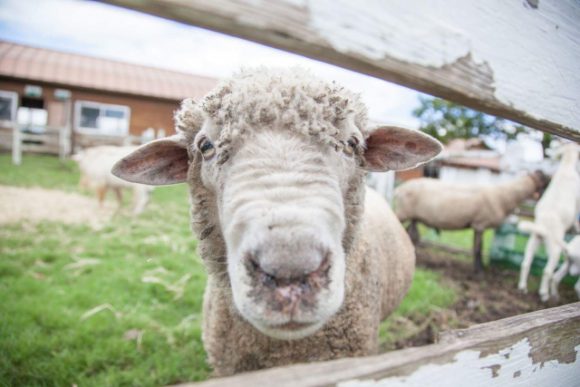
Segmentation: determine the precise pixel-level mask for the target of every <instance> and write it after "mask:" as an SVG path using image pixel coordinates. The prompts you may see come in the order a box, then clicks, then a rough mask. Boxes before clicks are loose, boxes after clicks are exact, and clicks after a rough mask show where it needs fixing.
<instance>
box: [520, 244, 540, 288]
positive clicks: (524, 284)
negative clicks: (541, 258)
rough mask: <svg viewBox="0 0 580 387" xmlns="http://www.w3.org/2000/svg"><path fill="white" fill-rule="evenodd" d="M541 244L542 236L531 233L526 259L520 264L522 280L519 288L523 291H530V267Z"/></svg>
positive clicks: (525, 254)
mask: <svg viewBox="0 0 580 387" xmlns="http://www.w3.org/2000/svg"><path fill="white" fill-rule="evenodd" d="M539 245H540V238H539V237H538V236H537V235H536V234H532V235H530V238H529V239H528V243H527V244H526V252H525V253H524V260H523V261H522V265H521V266H520V282H519V283H518V289H519V290H520V291H521V292H522V293H527V292H528V275H529V274H530V267H531V266H532V261H533V260H534V254H535V253H536V250H537V249H538V246H539Z"/></svg>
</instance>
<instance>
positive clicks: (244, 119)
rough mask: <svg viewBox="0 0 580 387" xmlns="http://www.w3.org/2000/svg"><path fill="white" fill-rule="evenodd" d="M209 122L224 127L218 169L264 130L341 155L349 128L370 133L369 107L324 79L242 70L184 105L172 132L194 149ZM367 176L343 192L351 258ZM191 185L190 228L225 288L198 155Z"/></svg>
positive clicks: (221, 256) (346, 244)
mask: <svg viewBox="0 0 580 387" xmlns="http://www.w3.org/2000/svg"><path fill="white" fill-rule="evenodd" d="M208 120H209V121H211V122H212V124H213V125H215V126H216V127H217V128H219V133H220V134H219V138H218V139H215V140H216V141H215V143H216V147H217V148H218V156H217V157H218V162H219V163H220V164H221V163H222V162H224V161H226V160H227V159H228V157H229V153H230V149H229V148H230V147H231V145H232V143H234V141H235V140H237V139H242V138H243V137H244V134H247V133H250V132H251V131H254V130H260V129H262V128H268V129H271V128H280V129H282V130H289V131H294V132H299V133H301V134H302V135H304V136H311V137H313V138H315V139H317V140H319V141H321V142H323V143H325V144H328V145H329V146H331V147H333V148H334V149H336V150H337V151H342V149H343V147H344V146H345V143H346V141H348V138H349V136H350V135H351V134H352V133H351V131H350V130H347V129H351V127H352V126H354V127H356V129H357V130H359V131H360V133H361V134H362V136H363V138H364V137H366V135H367V128H366V127H367V108H366V106H365V105H364V104H363V103H362V101H361V98H360V95H359V94H355V93H353V92H351V91H349V90H347V89H345V88H344V87H342V86H339V85H337V84H336V83H334V82H332V83H330V82H326V81H323V80H320V79H318V78H316V77H315V76H314V75H312V74H311V73H310V72H309V71H307V70H304V69H301V68H292V69H271V68H265V67H264V68H262V67H260V68H256V69H244V70H242V71H240V72H238V73H237V74H234V75H233V76H232V77H231V78H229V79H226V80H224V81H222V82H221V83H219V84H218V85H217V86H216V87H215V88H214V90H212V91H211V92H210V93H209V94H208V95H206V96H205V97H204V98H203V99H202V100H201V101H199V102H196V101H194V100H193V99H191V98H189V99H185V100H184V101H183V102H182V103H181V108H180V109H179V110H178V111H177V112H176V113H175V128H176V130H177V132H178V133H180V134H182V135H183V136H184V137H185V139H186V142H187V143H189V144H191V143H193V139H194V138H195V136H196V134H197V133H198V132H199V130H200V129H201V128H202V126H203V125H204V123H205V122H206V121H208ZM188 151H191V150H188ZM357 153H358V152H357ZM361 162H362V161H360V160H359V163H361ZM364 176H365V172H364V171H362V170H359V171H358V173H356V174H355V175H354V176H353V177H352V180H351V181H350V183H349V189H348V192H347V193H346V200H345V203H344V204H345V212H346V219H347V229H346V232H345V234H344V236H343V247H344V249H345V251H346V252H348V251H350V248H351V246H352V244H353V243H354V240H355V239H356V237H357V234H358V228H359V221H360V217H361V214H362V211H363V205H362V203H363V201H364V184H363V178H364ZM189 179H190V181H194V182H196V183H195V184H193V185H192V187H191V198H192V201H191V203H192V209H191V214H192V229H193V231H194V232H195V233H196V234H197V235H198V237H199V238H200V245H199V248H200V251H201V252H202V254H201V255H202V256H204V257H206V258H207V264H208V269H209V271H210V272H212V273H214V274H217V275H219V276H220V277H221V278H223V279H224V280H226V282H227V278H226V276H225V275H224V274H225V272H224V270H225V262H224V257H225V248H224V247H223V243H224V242H223V236H222V235H221V233H220V232H219V228H218V227H216V219H217V212H216V211H217V210H216V209H215V208H214V200H213V199H212V195H211V194H210V193H209V192H208V191H207V189H206V188H204V187H203V184H202V183H201V158H200V157H199V155H198V157H193V160H192V167H191V168H190V176H189ZM210 257H211V258H210Z"/></svg>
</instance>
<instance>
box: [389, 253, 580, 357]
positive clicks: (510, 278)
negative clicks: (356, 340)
mask: <svg viewBox="0 0 580 387" xmlns="http://www.w3.org/2000/svg"><path fill="white" fill-rule="evenodd" d="M417 266H418V267H423V268H427V269H430V270H433V271H435V272H437V273H439V274H441V277H442V280H443V281H444V283H445V284H447V285H449V286H452V287H454V288H455V289H457V293H458V299H457V301H456V302H455V304H454V305H453V306H452V307H451V308H450V309H446V310H440V311H436V312H433V313H431V314H430V315H428V316H426V317H425V316H423V317H417V318H412V319H411V321H404V322H403V321H399V322H397V323H398V324H406V325H409V324H411V325H414V327H412V330H411V332H415V333H414V334H412V335H410V336H407V337H406V338H404V339H401V340H399V341H397V342H396V343H395V344H394V348H397V349H399V348H406V347H414V346H420V345H426V344H431V343H434V342H436V338H437V335H438V333H439V332H441V331H445V330H449V329H457V328H467V327H469V326H471V325H474V324H479V323H483V322H488V321H495V320H499V319H502V318H506V317H510V316H514V315H517V314H522V313H528V312H532V311H535V310H540V309H544V308H549V307H554V306H557V305H563V304H568V303H571V302H577V301H578V299H577V296H576V293H575V292H574V289H573V287H572V286H565V285H561V286H560V289H559V291H560V300H559V301H554V300H552V301H550V302H548V303H542V302H541V301H540V299H539V296H538V294H537V288H538V280H537V278H536V279H534V278H533V277H530V281H529V289H530V292H529V293H528V294H521V293H520V292H519V291H518V290H517V279H518V274H519V273H518V272H517V271H514V270H509V269H507V268H499V267H495V266H491V267H486V270H485V272H484V273H483V274H481V275H475V274H474V272H473V269H472V264H471V262H469V261H462V260H458V259H457V258H454V257H452V256H450V253H448V252H441V251H438V250H437V249H436V248H432V247H431V248H424V247H420V248H418V250H417ZM402 329H403V330H407V331H409V327H405V328H402ZM385 349H393V348H385Z"/></svg>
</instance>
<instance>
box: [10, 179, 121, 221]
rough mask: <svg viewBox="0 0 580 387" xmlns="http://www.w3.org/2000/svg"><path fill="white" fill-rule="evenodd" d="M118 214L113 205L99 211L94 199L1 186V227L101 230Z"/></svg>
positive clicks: (34, 189) (55, 191)
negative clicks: (45, 224) (40, 224)
mask: <svg viewBox="0 0 580 387" xmlns="http://www.w3.org/2000/svg"><path fill="white" fill-rule="evenodd" d="M114 212H115V205H114V204H113V203H107V202H105V206H104V208H99V205H98V203H97V200H96V199H95V198H91V197H87V196H83V195H80V194H77V193H70V192H63V191H58V190H49V189H43V188H19V187H9V186H2V185H0V225H5V224H12V223H21V222H31V223H38V222H42V221H51V222H62V223H67V224H87V225H89V226H91V227H92V228H95V229H96V228H100V227H101V226H102V225H103V224H104V223H106V222H107V220H109V219H110V217H111V216H112V215H113V213H114Z"/></svg>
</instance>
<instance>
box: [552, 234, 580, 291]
mask: <svg viewBox="0 0 580 387" xmlns="http://www.w3.org/2000/svg"><path fill="white" fill-rule="evenodd" d="M562 242H563V241H562ZM562 244H563V246H562V250H563V252H564V257H565V258H566V260H565V261H564V262H563V263H562V266H561V267H560V268H559V269H558V270H557V271H556V274H554V280H553V281H552V290H551V292H552V295H553V296H554V297H555V298H559V296H558V285H560V282H561V281H562V279H563V278H564V277H565V276H566V274H568V273H570V275H574V276H577V275H580V235H576V236H575V237H574V238H572V240H571V241H570V242H568V244H565V243H562ZM574 290H576V295H577V296H578V299H580V278H578V280H577V281H576V285H574Z"/></svg>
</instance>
